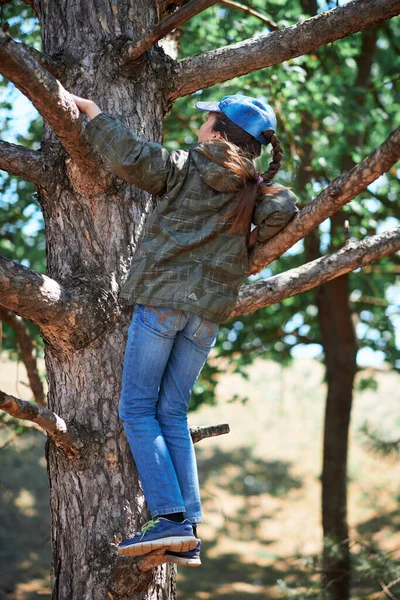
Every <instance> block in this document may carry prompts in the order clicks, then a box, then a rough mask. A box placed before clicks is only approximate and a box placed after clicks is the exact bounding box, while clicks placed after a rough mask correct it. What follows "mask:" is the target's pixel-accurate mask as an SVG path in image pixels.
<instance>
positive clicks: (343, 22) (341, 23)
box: [169, 0, 400, 101]
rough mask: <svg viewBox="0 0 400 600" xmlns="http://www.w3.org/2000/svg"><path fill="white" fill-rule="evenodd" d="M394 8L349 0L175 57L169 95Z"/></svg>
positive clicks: (399, 8)
mask: <svg viewBox="0 0 400 600" xmlns="http://www.w3.org/2000/svg"><path fill="white" fill-rule="evenodd" d="M399 13H400V0H385V2H382V1H381V0H351V1H350V2H347V3H346V4H344V5H343V6H339V7H338V8H335V9H334V10H330V11H328V12H324V13H322V14H320V15H317V16H316V17H312V18H311V19H308V20H307V21H304V22H303V23H300V24H297V25H294V26H293V27H288V28H286V29H283V30H280V31H274V32H272V33H269V34H267V35H263V36H259V37H257V38H256V39H250V40H245V41H243V42H239V43H237V44H232V45H230V46H225V48H219V49H218V50H212V51H211V52H206V53H205V54H201V55H199V56H194V57H191V58H186V59H184V60H181V61H178V62H176V63H174V65H173V67H172V68H173V70H174V73H173V75H172V76H171V88H170V92H169V97H170V100H171V101H174V100H176V98H180V97H181V96H186V95H187V94H190V93H192V92H195V91H197V90H199V89H204V88H207V87H210V86H212V85H214V84H216V83H221V82H223V81H226V80H228V79H232V78H233V77H238V76H240V75H245V74H246V73H251V72H253V71H257V70H258V69H263V68H265V67H270V66H271V65H277V64H280V63H282V62H283V61H285V60H289V59H291V58H294V57H296V56H301V55H303V54H306V53H307V52H311V51H313V50H316V48H319V47H320V46H324V45H326V44H328V43H330V42H334V41H335V40H339V39H341V38H343V37H345V36H347V35H351V34H352V33H355V32H356V31H361V30H362V29H365V28H366V27H370V26H371V25H374V24H375V23H379V22H381V21H384V20H386V19H390V18H391V17H393V16H395V15H398V14H399ZM211 66H212V68H211Z"/></svg>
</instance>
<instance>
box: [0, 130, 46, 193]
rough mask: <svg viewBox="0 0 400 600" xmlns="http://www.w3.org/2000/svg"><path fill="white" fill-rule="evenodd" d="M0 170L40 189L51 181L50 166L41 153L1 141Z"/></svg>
mask: <svg viewBox="0 0 400 600" xmlns="http://www.w3.org/2000/svg"><path fill="white" fill-rule="evenodd" d="M0 169H2V170H3V171H8V173H10V174H11V175H17V177H21V179H25V181H31V182H32V183H34V184H36V185H40V186H42V187H46V185H47V184H49V183H50V180H51V171H52V165H50V163H49V162H48V161H47V160H46V159H45V157H44V156H43V155H42V153H41V152H37V151H35V150H30V149H29V148H24V147H23V146H19V145H17V144H9V143H8V142H3V141H2V140H0Z"/></svg>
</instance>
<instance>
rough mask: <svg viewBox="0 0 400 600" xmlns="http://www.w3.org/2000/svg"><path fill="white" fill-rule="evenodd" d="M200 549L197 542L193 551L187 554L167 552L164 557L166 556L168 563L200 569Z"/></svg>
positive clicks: (199, 544)
mask: <svg viewBox="0 0 400 600" xmlns="http://www.w3.org/2000/svg"><path fill="white" fill-rule="evenodd" d="M200 548H201V541H200V540H197V546H196V547H195V548H193V550H188V551H187V552H173V551H172V550H167V551H166V553H165V555H166V556H168V562H170V563H175V564H177V565H185V566H186V567H200V565H201V560H200Z"/></svg>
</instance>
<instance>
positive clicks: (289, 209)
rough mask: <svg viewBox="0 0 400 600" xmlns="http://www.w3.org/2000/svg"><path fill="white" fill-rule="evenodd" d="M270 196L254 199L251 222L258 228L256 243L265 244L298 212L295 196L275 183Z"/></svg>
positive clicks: (261, 194) (260, 194)
mask: <svg viewBox="0 0 400 600" xmlns="http://www.w3.org/2000/svg"><path fill="white" fill-rule="evenodd" d="M271 188H272V189H271V192H272V193H270V194H265V193H262V192H261V190H260V193H259V194H258V196H257V198H256V203H255V206H254V210H253V214H252V218H251V222H252V223H254V225H257V226H258V230H257V241H258V242H266V241H267V240H269V239H270V238H272V237H273V236H274V235H276V234H277V233H279V231H280V230H281V229H283V228H284V227H285V225H287V224H288V223H289V221H290V220H291V219H292V218H293V217H294V215H295V214H297V213H298V212H299V209H298V208H297V206H296V203H297V196H296V195H295V194H294V193H293V192H292V191H291V190H289V189H288V188H285V187H283V186H282V185H279V184H277V183H274V184H273V186H271Z"/></svg>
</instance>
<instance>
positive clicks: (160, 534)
mask: <svg viewBox="0 0 400 600" xmlns="http://www.w3.org/2000/svg"><path fill="white" fill-rule="evenodd" d="M196 545H197V538H196V537H195V536H194V535H193V528H192V523H191V521H190V520H189V519H185V520H184V521H182V523H174V522H173V521H169V520H168V519H165V518H164V517H157V518H156V519H152V520H151V521H148V522H147V523H146V524H145V525H143V527H142V530H141V531H139V532H138V533H137V534H136V535H135V536H134V537H133V538H129V539H127V540H124V541H123V542H121V543H120V544H118V546H117V548H118V552H119V553H120V554H123V555H124V556H139V555H141V554H148V553H149V552H152V551H153V550H158V549H160V548H165V549H168V550H173V551H174V552H187V551H188V550H192V549H193V548H195V547H196Z"/></svg>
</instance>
